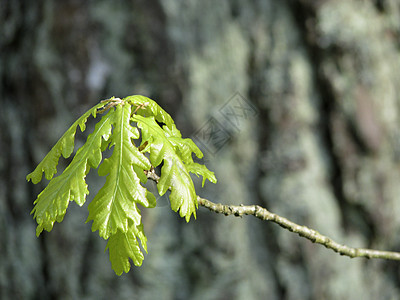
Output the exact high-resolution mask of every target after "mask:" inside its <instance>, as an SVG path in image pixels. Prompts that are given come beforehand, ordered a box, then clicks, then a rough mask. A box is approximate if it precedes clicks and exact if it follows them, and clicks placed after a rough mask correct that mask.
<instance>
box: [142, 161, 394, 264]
mask: <svg viewBox="0 0 400 300" xmlns="http://www.w3.org/2000/svg"><path fill="white" fill-rule="evenodd" d="M146 175H147V177H148V178H150V179H152V180H154V181H156V182H158V180H159V179H160V177H159V176H158V175H157V174H156V173H155V172H154V169H152V170H150V171H147V174H146ZM197 202H198V204H199V205H200V206H203V207H205V208H208V209H209V210H210V211H212V212H215V213H220V214H224V215H225V216H230V215H233V216H236V217H241V216H243V215H252V216H254V217H256V218H258V219H260V220H264V221H272V222H274V223H276V224H278V225H279V226H281V227H283V228H285V229H287V230H289V231H291V232H294V233H297V234H298V235H299V236H301V237H304V238H306V239H309V240H310V241H311V242H313V243H318V244H321V245H323V246H325V247H326V248H328V249H331V250H333V251H335V252H337V253H339V254H340V255H345V256H349V257H351V258H354V257H365V258H383V259H390V260H400V252H392V251H380V250H374V249H365V248H352V247H349V246H346V245H342V244H339V243H337V242H335V241H334V240H332V239H331V238H329V237H327V236H325V235H322V234H320V233H319V232H318V231H316V230H314V229H310V228H308V227H306V226H302V225H298V224H296V223H294V222H292V221H289V220H288V219H286V218H284V217H281V216H279V215H277V214H274V213H271V212H270V211H268V210H267V209H266V208H264V207H261V206H259V205H225V204H221V203H214V202H212V201H210V200H207V199H204V198H201V197H199V196H197Z"/></svg>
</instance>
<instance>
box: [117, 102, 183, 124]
mask: <svg viewBox="0 0 400 300" xmlns="http://www.w3.org/2000/svg"><path fill="white" fill-rule="evenodd" d="M124 100H125V101H127V102H128V103H130V104H132V105H134V106H135V107H140V108H139V109H138V110H137V111H136V114H137V115H140V116H143V117H151V116H153V117H154V118H155V119H156V120H157V122H160V123H163V124H165V125H166V126H167V127H168V128H172V127H173V126H175V123H174V120H173V119H172V118H171V116H170V115H169V114H168V113H167V112H166V111H165V110H163V109H162V108H161V106H160V105H158V104H157V102H155V101H154V100H151V99H150V98H147V97H145V96H141V95H134V96H129V97H126V98H124ZM175 128H176V127H175Z"/></svg>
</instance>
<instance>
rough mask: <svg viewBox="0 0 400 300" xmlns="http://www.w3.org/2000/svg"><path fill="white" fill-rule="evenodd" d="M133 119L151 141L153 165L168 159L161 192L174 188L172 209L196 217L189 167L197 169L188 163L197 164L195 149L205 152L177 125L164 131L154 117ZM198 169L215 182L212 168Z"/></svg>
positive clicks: (183, 214) (148, 143)
mask: <svg viewBox="0 0 400 300" xmlns="http://www.w3.org/2000/svg"><path fill="white" fill-rule="evenodd" d="M132 120H133V121H135V122H137V125H138V127H139V128H140V129H141V130H142V145H144V144H145V143H147V147H146V148H145V149H146V151H148V152H149V153H150V162H151V163H152V165H153V166H154V167H156V166H158V165H160V164H161V162H162V161H163V162H164V165H163V166H162V168H161V176H160V180H159V182H158V184H157V187H158V192H159V194H160V195H164V194H165V193H166V192H167V190H168V189H171V195H170V201H171V208H172V209H173V210H174V211H178V210H179V214H180V216H181V217H185V219H186V221H187V222H188V221H189V220H190V216H191V215H192V214H193V215H194V216H195V217H196V208H197V196H196V192H195V189H194V185H193V181H192V179H191V178H190V175H189V170H195V168H194V167H191V169H189V170H188V169H187V166H186V164H185V162H187V163H188V164H189V165H191V164H194V163H193V159H192V157H191V153H192V151H195V153H196V152H197V154H199V155H202V153H201V151H200V150H199V149H198V148H197V146H196V145H195V144H194V143H193V142H189V139H186V140H184V139H182V138H181V135H180V132H179V131H178V129H176V127H175V125H174V124H172V126H171V128H169V130H166V128H167V126H164V130H163V128H161V127H160V126H159V125H158V124H157V123H156V121H155V119H154V117H147V118H146V117H143V116H140V115H133V116H132ZM195 171H196V172H195V173H196V174H202V175H204V176H206V178H209V179H212V181H213V182H214V181H215V177H214V178H213V176H212V175H213V173H212V172H211V171H208V170H207V171H208V172H205V170H204V169H198V170H195ZM211 174H212V175H211Z"/></svg>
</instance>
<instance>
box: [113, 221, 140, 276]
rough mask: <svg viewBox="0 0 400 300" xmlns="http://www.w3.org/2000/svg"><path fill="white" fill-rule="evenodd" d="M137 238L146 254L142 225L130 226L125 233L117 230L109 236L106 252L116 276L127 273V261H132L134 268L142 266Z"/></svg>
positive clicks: (128, 265)
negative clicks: (108, 254)
mask: <svg viewBox="0 0 400 300" xmlns="http://www.w3.org/2000/svg"><path fill="white" fill-rule="evenodd" d="M137 238H139V239H140V242H141V244H142V247H143V249H144V250H145V251H146V252H147V245H146V242H147V238H146V236H145V235H144V232H143V225H142V224H140V225H139V226H136V225H131V226H130V227H129V228H128V230H127V231H126V232H122V231H121V230H119V229H118V230H117V232H116V233H115V234H113V235H112V236H110V239H109V240H108V242H107V246H106V250H107V249H108V251H109V253H110V261H111V266H112V268H113V270H114V272H115V273H116V274H117V275H118V276H119V275H121V274H122V272H125V273H128V272H129V270H130V268H131V264H130V262H129V259H132V261H133V263H134V264H135V266H141V265H142V262H143V259H144V256H143V253H142V251H141V249H140V246H139V242H138V240H137Z"/></svg>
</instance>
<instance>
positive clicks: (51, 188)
mask: <svg viewBox="0 0 400 300" xmlns="http://www.w3.org/2000/svg"><path fill="white" fill-rule="evenodd" d="M111 118H112V112H111V111H110V112H109V113H108V114H107V115H105V116H103V117H102V118H101V120H100V122H99V123H97V124H96V127H95V130H94V132H93V133H92V134H90V135H89V136H88V138H87V141H86V143H85V144H84V145H83V146H82V147H81V148H79V150H78V151H77V152H76V155H75V156H74V158H73V160H72V161H71V163H70V164H69V165H68V167H67V168H66V169H65V170H64V172H63V173H62V174H61V175H59V176H57V177H55V178H53V179H52V180H51V181H50V182H49V184H48V185H47V187H46V188H45V189H44V190H43V191H42V192H41V193H40V194H39V195H38V197H37V199H36V200H35V202H34V204H35V207H34V208H33V210H32V212H31V213H33V214H34V218H35V219H36V222H37V223H38V226H37V229H36V235H39V234H40V233H41V232H42V231H43V229H45V230H47V231H50V230H51V229H52V228H53V224H54V222H55V221H57V222H61V221H62V220H63V218H64V215H65V212H66V210H67V207H68V204H69V201H75V202H76V203H77V204H78V205H80V206H82V205H83V204H84V203H85V199H86V195H87V194H89V191H88V189H87V184H86V182H85V177H86V174H87V173H88V172H89V170H90V168H94V169H95V168H97V166H98V165H99V164H100V162H101V159H102V154H101V145H102V143H103V142H104V141H107V139H108V138H109V136H110V134H111ZM53 149H54V148H53ZM46 157H47V156H46ZM42 162H43V161H42Z"/></svg>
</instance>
